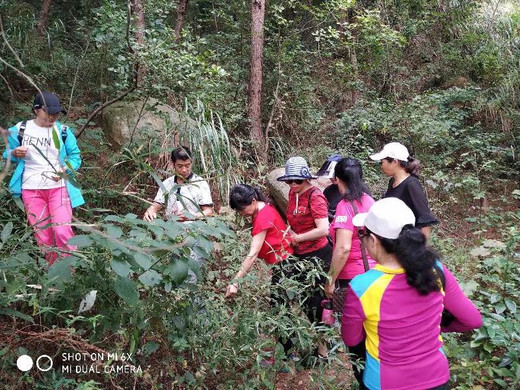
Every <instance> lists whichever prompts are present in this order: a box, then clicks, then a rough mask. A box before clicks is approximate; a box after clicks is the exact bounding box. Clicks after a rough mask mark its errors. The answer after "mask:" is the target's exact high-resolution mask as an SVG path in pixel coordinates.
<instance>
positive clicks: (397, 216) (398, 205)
mask: <svg viewBox="0 0 520 390" xmlns="http://www.w3.org/2000/svg"><path fill="white" fill-rule="evenodd" d="M352 224H353V225H354V226H357V227H363V226H364V227H367V228H368V229H369V230H370V231H371V232H372V233H374V234H377V235H378V236H380V237H384V238H391V239H396V238H398V237H399V234H401V230H403V227H404V226H405V225H415V215H414V214H413V211H412V210H410V208H409V207H408V206H407V205H406V204H405V203H404V202H403V201H402V200H401V199H399V198H384V199H381V200H378V201H377V202H375V203H374V204H373V205H372V207H370V210H368V213H360V214H357V215H356V216H354V218H353V219H352Z"/></svg>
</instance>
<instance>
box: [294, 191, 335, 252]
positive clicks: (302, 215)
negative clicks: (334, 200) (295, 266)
mask: <svg viewBox="0 0 520 390" xmlns="http://www.w3.org/2000/svg"><path fill="white" fill-rule="evenodd" d="M296 201H298V207H296ZM309 201H310V203H309ZM328 217H329V211H328V203H327V198H325V195H323V193H322V192H321V191H320V189H319V188H318V187H315V186H312V187H311V188H309V189H308V190H307V191H305V192H304V193H303V194H300V195H298V194H297V193H295V192H294V191H292V190H291V191H289V204H288V205H287V222H289V225H290V226H291V229H292V230H293V231H294V232H295V233H296V234H302V233H306V232H308V231H310V230H312V229H314V228H316V223H315V222H314V220H315V219H321V218H327V221H328ZM327 244H328V239H327V236H324V237H320V238H318V239H317V240H312V241H304V242H300V243H299V244H298V246H297V247H296V249H295V252H296V253H297V254H299V255H301V254H305V253H309V252H313V251H316V250H318V249H321V248H323V247H324V246H326V245H327Z"/></svg>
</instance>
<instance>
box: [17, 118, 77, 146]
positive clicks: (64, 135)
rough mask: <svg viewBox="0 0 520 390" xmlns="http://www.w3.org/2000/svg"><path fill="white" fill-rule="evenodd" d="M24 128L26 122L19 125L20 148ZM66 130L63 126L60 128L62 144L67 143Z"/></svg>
mask: <svg viewBox="0 0 520 390" xmlns="http://www.w3.org/2000/svg"><path fill="white" fill-rule="evenodd" d="M26 128H27V121H23V122H22V123H20V128H19V129H18V143H19V144H20V146H22V141H23V135H24V133H25V129H26ZM67 129H68V127H67V126H65V125H62V126H61V140H62V141H63V143H65V141H67Z"/></svg>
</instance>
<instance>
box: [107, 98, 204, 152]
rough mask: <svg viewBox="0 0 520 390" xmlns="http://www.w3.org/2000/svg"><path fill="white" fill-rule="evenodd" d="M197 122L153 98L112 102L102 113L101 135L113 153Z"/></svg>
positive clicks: (177, 132)
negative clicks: (130, 144)
mask: <svg viewBox="0 0 520 390" xmlns="http://www.w3.org/2000/svg"><path fill="white" fill-rule="evenodd" d="M196 126H197V123H196V122H195V121H194V120H193V119H190V118H188V117H187V116H186V115H184V114H183V113H180V114H179V112H177V111H176V110H174V109H173V108H172V107H170V106H168V105H166V104H162V103H160V102H159V101H158V100H156V99H152V98H149V99H146V100H133V101H120V102H116V103H114V104H112V105H110V106H108V107H107V108H105V109H104V110H103V133H104V134H105V137H106V138H107V139H108V141H110V143H111V144H112V148H113V149H115V150H119V149H121V148H122V147H123V146H125V145H127V144H128V143H130V142H134V143H136V142H137V143H142V141H146V140H148V139H151V138H153V139H156V140H165V139H166V138H167V137H168V136H171V135H172V134H179V133H182V132H184V131H189V130H191V129H194V128H196Z"/></svg>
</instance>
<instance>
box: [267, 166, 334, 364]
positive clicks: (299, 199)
mask: <svg viewBox="0 0 520 390" xmlns="http://www.w3.org/2000/svg"><path fill="white" fill-rule="evenodd" d="M311 179H315V177H314V176H312V175H311V173H310V171H309V167H308V165H307V162H306V161H305V159H304V158H302V157H291V158H290V159H289V160H287V162H286V164H285V175H284V176H281V177H279V178H278V179H277V180H278V181H284V182H286V183H287V184H288V185H289V187H290V190H289V204H288V206H287V214H286V216H287V222H288V223H289V225H290V228H291V230H290V231H289V233H290V235H291V241H292V244H293V246H294V253H295V256H296V258H297V260H298V261H302V260H303V261H308V262H310V263H311V264H312V266H315V267H317V268H321V269H322V270H323V271H324V272H328V270H329V266H330V262H331V259H332V245H331V244H330V243H329V240H328V238H327V235H328V233H329V219H328V215H329V214H328V202H327V199H326V198H325V195H323V193H322V192H321V190H320V189H319V188H318V187H316V186H314V185H312V184H311V183H310V180H311ZM285 275H286V276H288V277H293V278H294V279H296V280H298V281H300V282H301V283H306V284H307V283H308V282H309V281H308V280H307V273H306V272H305V271H304V272H302V271H301V267H291V268H290V269H289V271H288V272H287V271H285ZM325 282H326V278H325V276H322V277H319V278H316V279H315V280H314V283H313V285H311V286H310V287H309V288H308V290H307V291H305V293H306V294H307V296H308V297H307V299H306V300H305V304H304V307H303V309H304V311H305V314H306V315H307V317H308V318H309V320H310V321H311V323H317V322H319V321H321V317H322V312H323V307H322V305H321V302H322V300H323V299H324V298H325V296H324V295H323V286H324V284H325ZM318 353H319V355H321V356H326V355H327V351H326V348H325V347H324V345H320V346H319V351H318Z"/></svg>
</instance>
